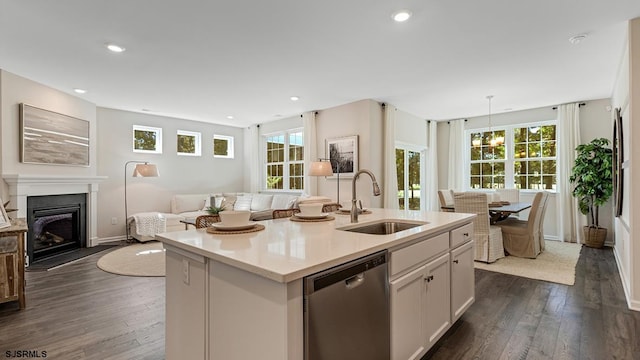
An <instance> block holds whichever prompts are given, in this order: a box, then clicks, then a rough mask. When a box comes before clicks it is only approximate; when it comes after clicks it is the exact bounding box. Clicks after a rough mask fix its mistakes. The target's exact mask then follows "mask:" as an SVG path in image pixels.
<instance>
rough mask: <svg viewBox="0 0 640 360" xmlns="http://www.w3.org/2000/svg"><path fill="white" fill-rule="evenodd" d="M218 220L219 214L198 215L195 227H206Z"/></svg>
mask: <svg viewBox="0 0 640 360" xmlns="http://www.w3.org/2000/svg"><path fill="white" fill-rule="evenodd" d="M217 222H220V215H218V214H213V215H200V216H198V217H196V229H201V228H206V227H209V225H211V224H213V223H217Z"/></svg>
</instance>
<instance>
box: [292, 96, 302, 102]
mask: <svg viewBox="0 0 640 360" xmlns="http://www.w3.org/2000/svg"><path fill="white" fill-rule="evenodd" d="M290 99H291V101H298V100H300V98H299V97H297V96H292V97H290Z"/></svg>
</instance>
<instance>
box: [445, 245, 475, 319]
mask: <svg viewBox="0 0 640 360" xmlns="http://www.w3.org/2000/svg"><path fill="white" fill-rule="evenodd" d="M474 245H475V243H474V242H473V241H469V242H468V243H466V244H464V245H462V246H460V247H459V248H457V249H454V250H452V251H451V323H454V322H456V320H458V319H459V318H460V316H462V314H463V313H464V312H465V311H467V309H468V308H469V307H470V306H471V305H472V304H473V302H474V300H475V277H474V267H473V255H474Z"/></svg>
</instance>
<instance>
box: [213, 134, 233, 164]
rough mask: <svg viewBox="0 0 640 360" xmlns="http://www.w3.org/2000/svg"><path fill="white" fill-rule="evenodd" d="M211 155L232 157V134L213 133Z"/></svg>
mask: <svg viewBox="0 0 640 360" xmlns="http://www.w3.org/2000/svg"><path fill="white" fill-rule="evenodd" d="M213 157H217V158H228V159H233V136H226V135H213Z"/></svg>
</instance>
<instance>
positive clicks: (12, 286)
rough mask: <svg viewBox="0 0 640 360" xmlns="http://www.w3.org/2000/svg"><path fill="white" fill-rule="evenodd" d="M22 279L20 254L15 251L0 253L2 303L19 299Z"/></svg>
mask: <svg viewBox="0 0 640 360" xmlns="http://www.w3.org/2000/svg"><path fill="white" fill-rule="evenodd" d="M20 281H22V279H20V276H18V256H17V255H16V254H15V253H3V254H0V303H2V302H5V301H13V300H18V290H19V287H20Z"/></svg>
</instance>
